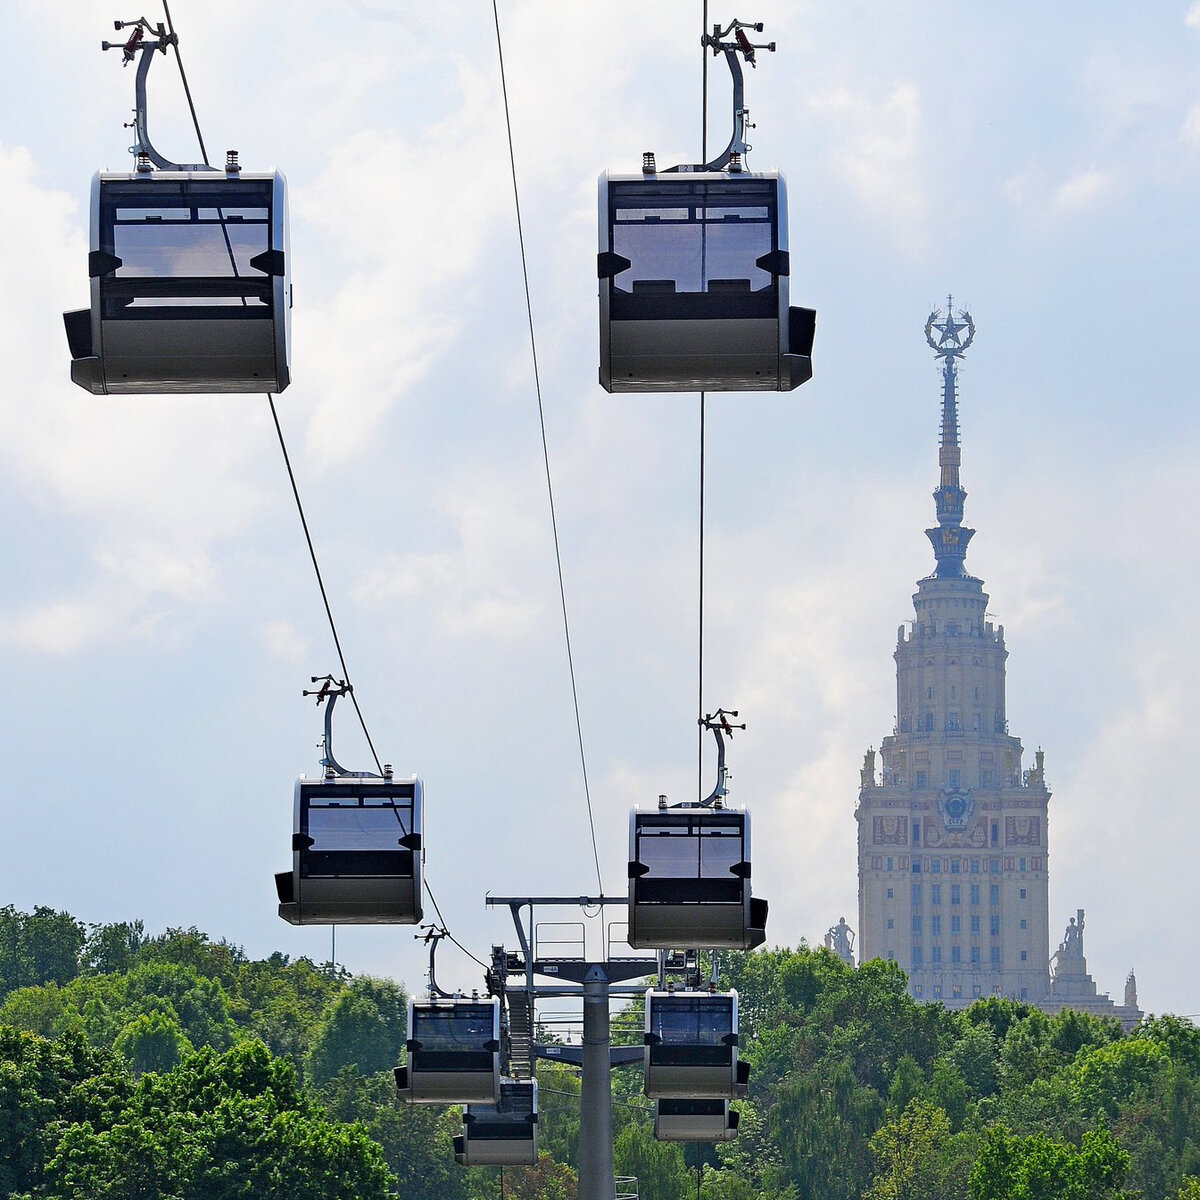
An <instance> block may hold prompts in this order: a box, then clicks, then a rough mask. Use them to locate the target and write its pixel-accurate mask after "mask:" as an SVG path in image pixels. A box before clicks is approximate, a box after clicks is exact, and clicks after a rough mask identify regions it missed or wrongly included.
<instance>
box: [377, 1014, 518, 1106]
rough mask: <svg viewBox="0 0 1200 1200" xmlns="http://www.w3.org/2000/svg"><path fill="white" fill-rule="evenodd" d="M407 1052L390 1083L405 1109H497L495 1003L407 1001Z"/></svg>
mask: <svg viewBox="0 0 1200 1200" xmlns="http://www.w3.org/2000/svg"><path fill="white" fill-rule="evenodd" d="M407 1051H408V1061H407V1062H406V1063H405V1064H404V1066H401V1067H397V1068H396V1070H395V1077H396V1087H397V1089H398V1090H399V1092H400V1096H401V1098H402V1099H403V1100H405V1101H407V1102H408V1103H409V1104H496V1103H497V1102H498V1101H499V1099H500V1001H499V1000H498V999H496V998H492V999H463V998H455V999H448V1000H447V999H438V1000H421V1001H417V1000H409V1002H408V1042H407Z"/></svg>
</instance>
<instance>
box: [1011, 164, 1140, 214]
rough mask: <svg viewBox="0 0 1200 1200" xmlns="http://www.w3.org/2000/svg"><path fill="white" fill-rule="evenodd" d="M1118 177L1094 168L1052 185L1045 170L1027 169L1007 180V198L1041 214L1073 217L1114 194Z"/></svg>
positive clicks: (1031, 167) (1037, 168) (1034, 167)
mask: <svg viewBox="0 0 1200 1200" xmlns="http://www.w3.org/2000/svg"><path fill="white" fill-rule="evenodd" d="M1116 183H1117V181H1116V177H1115V176H1114V175H1113V173H1112V172H1111V171H1106V170H1103V169H1101V168H1098V167H1090V168H1088V169H1086V170H1083V171H1078V172H1076V173H1075V174H1074V175H1071V176H1069V177H1068V178H1066V179H1063V180H1061V181H1060V182H1057V183H1054V182H1051V181H1050V179H1049V178H1048V177H1047V173H1046V171H1045V170H1044V169H1042V168H1041V167H1037V166H1029V167H1026V168H1025V169H1024V170H1023V171H1019V172H1018V173H1017V174H1015V175H1012V176H1010V177H1009V178H1008V179H1006V180H1005V181H1004V184H1003V191H1004V196H1005V198H1006V199H1007V200H1008V201H1009V202H1010V203H1011V204H1014V205H1016V206H1017V207H1019V208H1025V209H1028V210H1030V211H1031V212H1035V213H1038V214H1045V213H1051V214H1053V215H1054V216H1057V217H1072V216H1075V215H1077V214H1079V213H1081V212H1084V211H1085V210H1087V209H1090V208H1095V207H1096V206H1098V205H1099V204H1101V203H1102V202H1103V201H1104V200H1105V199H1107V198H1108V197H1109V196H1111V195H1112V194H1113V192H1114V191H1115V189H1116Z"/></svg>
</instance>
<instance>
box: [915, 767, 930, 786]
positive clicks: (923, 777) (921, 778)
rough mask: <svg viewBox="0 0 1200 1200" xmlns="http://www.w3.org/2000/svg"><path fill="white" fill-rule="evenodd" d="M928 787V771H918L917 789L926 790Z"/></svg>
mask: <svg viewBox="0 0 1200 1200" xmlns="http://www.w3.org/2000/svg"><path fill="white" fill-rule="evenodd" d="M928 786H929V772H928V771H918V772H917V787H919V788H926V787H928Z"/></svg>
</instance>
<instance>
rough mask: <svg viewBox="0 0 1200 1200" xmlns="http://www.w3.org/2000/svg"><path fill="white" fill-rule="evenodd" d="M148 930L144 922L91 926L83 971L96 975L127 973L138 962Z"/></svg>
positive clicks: (85, 948) (85, 944)
mask: <svg viewBox="0 0 1200 1200" xmlns="http://www.w3.org/2000/svg"><path fill="white" fill-rule="evenodd" d="M144 934H145V927H144V926H143V925H142V922H141V921H118V922H116V923H115V924H112V925H89V926H88V934H87V941H86V942H85V943H84V947H83V968H84V970H86V971H89V972H91V973H92V974H93V975H111V974H112V973H113V972H114V971H128V970H129V968H130V967H132V966H133V964H134V962H135V961H136V959H137V953H138V949H139V948H140V947H141V944H142V939H143V936H144Z"/></svg>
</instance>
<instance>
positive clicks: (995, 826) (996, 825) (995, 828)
mask: <svg viewBox="0 0 1200 1200" xmlns="http://www.w3.org/2000/svg"><path fill="white" fill-rule="evenodd" d="M981 773H982V774H984V775H986V776H987V777H988V779H989V780H990V779H991V776H992V773H991V771H984V772H981ZM999 844H1000V822H999V821H993V822H992V845H993V846H998V845H999ZM992 861H993V862H994V863H995V864H996V865H995V866H994V867H993V868H992V870H993V871H998V870H1000V860H999V859H998V858H995V859H992Z"/></svg>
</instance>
